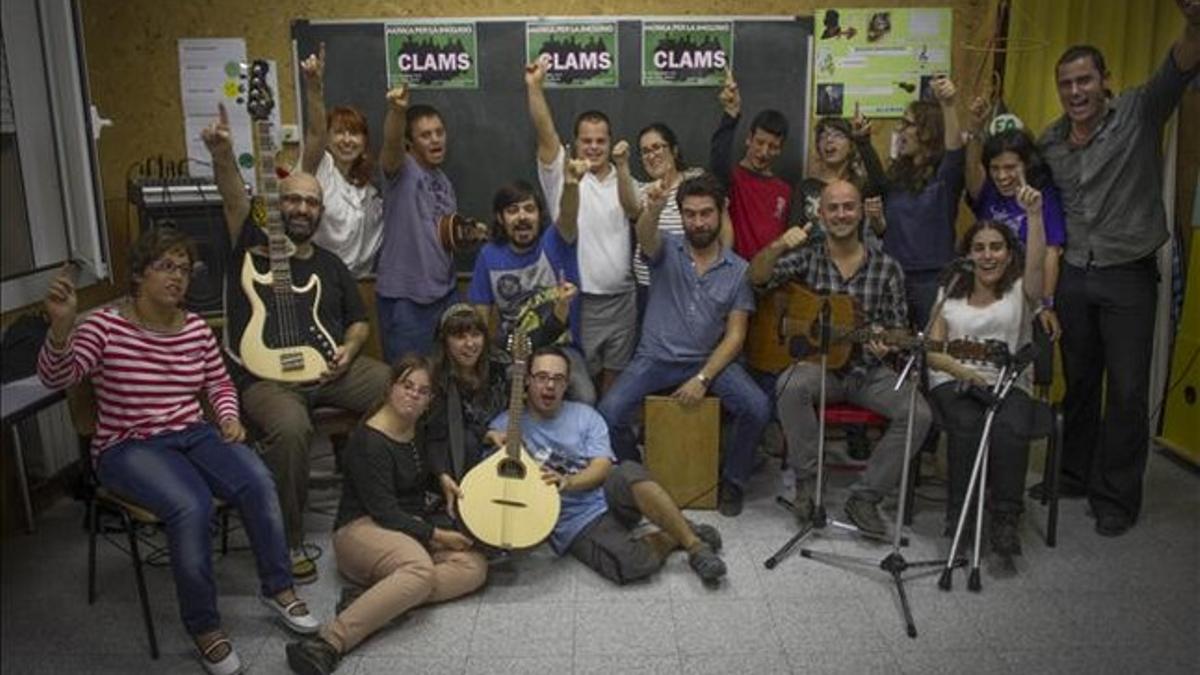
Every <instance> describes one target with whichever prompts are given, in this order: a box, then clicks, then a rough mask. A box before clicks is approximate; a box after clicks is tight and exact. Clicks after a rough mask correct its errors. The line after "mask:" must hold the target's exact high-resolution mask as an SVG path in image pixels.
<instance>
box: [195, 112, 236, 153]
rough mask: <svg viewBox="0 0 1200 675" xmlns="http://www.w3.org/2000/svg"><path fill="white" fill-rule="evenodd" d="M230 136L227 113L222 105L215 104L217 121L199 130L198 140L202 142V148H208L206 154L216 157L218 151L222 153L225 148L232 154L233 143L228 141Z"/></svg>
mask: <svg viewBox="0 0 1200 675" xmlns="http://www.w3.org/2000/svg"><path fill="white" fill-rule="evenodd" d="M231 138H232V135H231V134H230V132H229V113H228V112H227V111H226V110H225V104H224V103H218V104H217V121H216V122H213V123H212V124H210V125H208V126H207V127H205V128H203V129H201V130H200V140H202V141H204V147H206V148H208V152H209V153H210V154H212V155H216V154H217V152H218V151H223V150H225V149H226V148H228V149H229V151H230V152H233V141H232V140H230V139H231Z"/></svg>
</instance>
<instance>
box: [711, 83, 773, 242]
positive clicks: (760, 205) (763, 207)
mask: <svg viewBox="0 0 1200 675" xmlns="http://www.w3.org/2000/svg"><path fill="white" fill-rule="evenodd" d="M719 99H720V101H721V107H722V109H723V111H724V114H722V115H721V123H720V124H719V125H718V126H717V130H716V131H714V132H713V135H712V145H711V148H710V150H709V164H710V165H711V168H712V172H713V173H714V174H715V175H716V176H717V178H719V179H720V180H721V182H723V183H724V184H725V185H726V186H727V188H728V191H729V217H730V219H731V220H732V221H733V249H734V251H736V252H737V254H738V255H740V256H741V257H743V258H745V259H746V260H750V259H752V258H754V254H756V253H758V251H759V249H761V248H763V247H764V246H766V245H767V244H770V243H771V242H773V241H775V240H776V239H778V238H779V235H781V234H783V230H784V228H786V227H787V223H788V205H789V204H791V201H792V188H791V186H790V185H788V183H787V182H786V181H784V180H783V179H782V178H780V177H779V176H776V175H775V173H774V171H773V170H772V167H773V165H774V164H775V160H777V159H778V158H779V155H780V153H782V152H783V142H784V141H785V140H787V133H788V121H787V118H786V117H784V116H783V113H781V112H779V111H778V110H772V109H768V110H763V111H762V112H760V113H758V115H756V116H755V117H754V121H753V122H751V123H750V135H748V136H747V137H746V152H745V154H743V155H742V159H741V160H740V161H738V162H737V163H734V161H733V134H734V131H735V130H736V129H737V124H738V120H740V119H741V115H742V97H741V94H740V93H738V88H737V82H735V81H734V79H733V74H732V73H731V72H728V73H727V74H726V77H725V86H724V87H722V89H721V92H720V95H719Z"/></svg>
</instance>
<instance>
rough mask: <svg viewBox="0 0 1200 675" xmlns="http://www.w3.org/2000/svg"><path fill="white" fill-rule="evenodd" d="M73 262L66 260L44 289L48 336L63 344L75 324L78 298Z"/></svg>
mask: <svg viewBox="0 0 1200 675" xmlns="http://www.w3.org/2000/svg"><path fill="white" fill-rule="evenodd" d="M75 274H76V267H75V264H74V263H71V262H68V263H67V264H65V265H63V266H62V269H60V270H59V271H58V274H56V275H55V276H54V278H53V279H51V280H50V288H48V289H47V290H46V300H45V308H46V316H47V317H49V318H50V337H51V338H52V339H53V340H54V342H56V343H58V344H63V343H65V342H66V340H67V337H68V336H69V335H70V334H71V328H73V327H74V326H75V313H76V311H77V309H78V307H79V300H78V298H76V296H75V279H74V277H75Z"/></svg>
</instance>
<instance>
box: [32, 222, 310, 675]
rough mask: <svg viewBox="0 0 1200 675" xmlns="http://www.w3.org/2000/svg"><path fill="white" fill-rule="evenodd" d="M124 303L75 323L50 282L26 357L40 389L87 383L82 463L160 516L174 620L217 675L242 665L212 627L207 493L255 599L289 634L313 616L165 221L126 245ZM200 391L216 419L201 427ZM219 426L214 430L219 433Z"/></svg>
mask: <svg viewBox="0 0 1200 675" xmlns="http://www.w3.org/2000/svg"><path fill="white" fill-rule="evenodd" d="M131 257H132V262H133V264H132V283H131V286H132V289H131V295H132V297H131V299H129V300H127V301H124V302H121V303H119V304H118V305H116V306H114V307H106V308H104V309H101V310H99V311H97V312H95V313H94V314H92V315H91V316H88V317H87V318H86V319H84V321H83V323H81V324H80V325H79V327H78V328H74V330H72V328H73V327H74V324H75V314H76V307H77V300H76V296H75V284H74V282H73V281H72V279H71V274H70V273H69V272H68V271H67V270H64V272H63V273H62V274H59V275H58V276H57V277H56V278H55V279H54V281H52V282H51V284H50V290H49V292H48V293H47V295H46V313H47V314H48V315H49V316H50V332H49V334H48V335H47V339H46V342H45V344H44V345H43V347H42V352H41V354H40V355H39V357H38V375H39V376H40V377H41V379H42V382H44V383H45V384H46V386H48V387H53V388H65V387H69V386H72V385H74V384H76V383H78V382H81V381H83V380H85V379H89V378H90V379H91V383H92V385H91V386H92V387H94V389H95V393H96V402H97V411H96V435H95V437H93V439H92V461H93V462H94V464H95V470H96V476H97V478H98V479H99V481H100V483H101V484H102V485H103V486H105V487H106V488H108V489H109V490H111V491H113V492H114V493H116V494H118V495H121V496H122V497H125V498H127V499H130V500H132V501H135V502H137V503H138V504H139V505H141V506H143V507H145V508H146V509H148V510H149V511H150V512H151V513H153V514H154V515H155V516H157V517H158V518H159V519H161V520H162V521H163V523H165V524H166V531H167V547H168V549H169V550H170V554H171V571H172V573H173V575H174V577H175V593H176V596H177V598H178V600H179V609H180V613H181V614H182V616H183V624H184V627H185V628H187V631H188V633H189V634H190V635H191V636H192V639H193V640H194V641H195V643H196V648H197V650H198V651H199V653H200V662H201V663H202V664H203V665H204V668H205V670H207V671H208V672H209V673H214V674H221V675H228V674H231V673H236V672H239V671H240V670H241V661H240V660H239V659H238V655H237V652H236V651H234V649H233V646H232V644H231V643H230V642H229V639H228V638H227V637H226V636H225V633H224V632H223V631H222V630H221V617H220V615H219V614H218V613H217V589H216V587H215V586H214V584H213V571H212V536H211V530H210V527H211V525H212V519H213V497H214V496H215V497H219V498H221V499H223V500H225V501H226V502H228V503H229V504H230V505H232V506H233V507H234V508H236V509H237V510H238V513H239V514H240V515H241V519H242V522H243V523H244V525H245V528H246V534H247V536H248V537H249V539H250V548H251V550H252V551H253V552H254V557H255V563H256V565H257V568H258V577H259V581H260V583H261V593H262V599H263V602H264V603H265V604H266V605H267V606H268V607H270V608H271V609H273V610H274V611H275V612H276V613H277V614H279V616H280V617H282V619H283V620H284V622H285V623H286V625H287V626H288V627H289V628H291V629H292V630H293V631H296V632H298V633H313V632H315V631H316V630H317V627H318V623H317V620H316V619H315V618H313V617H312V616H311V615H310V614H309V613H308V608H307V607H305V605H304V602H303V601H301V600H299V599H298V598H297V597H296V594H295V592H294V591H293V589H292V573H291V563H290V561H289V559H288V551H287V545H286V543H285V542H284V535H283V513H282V512H281V511H280V509H279V500H278V498H277V497H276V494H275V483H274V481H273V480H272V478H271V474H270V472H269V471H268V470H267V467H266V466H265V465H264V464H263V463H262V460H260V459H259V457H258V454H257V453H256V452H254V451H253V450H251V449H250V448H248V447H246V446H245V445H243V444H242V441H243V440H244V439H245V435H246V432H245V430H244V429H243V428H242V423H241V421H240V420H239V419H238V396H237V391H236V390H235V389H234V386H233V382H232V381H230V379H229V375H228V373H226V371H225V365H224V363H223V362H222V361H221V353H220V351H219V350H218V348H217V340H216V336H215V335H214V334H213V331H212V329H211V328H209V326H208V325H207V324H206V323H205V322H204V320H203V319H201V318H200V317H199V316H198V315H196V314H193V313H192V312H187V311H184V310H183V309H182V308H181V305H182V304H183V300H184V297H185V296H186V294H187V289H188V281H189V279H190V278H191V273H192V266H193V263H194V261H195V249H194V246H193V245H192V243H191V242H190V241H189V240H188V239H187V237H186V235H183V234H181V233H179V232H178V231H177V230H175V229H173V228H169V227H159V228H156V229H154V230H151V231H149V232H146V233H145V234H143V235H142V236H141V237H140V238H139V239H138V241H137V243H136V244H135V245H134V248H133V252H132V254H131ZM200 394H205V395H206V396H207V398H208V401H209V402H210V403H211V404H212V407H213V409H214V410H215V411H216V419H217V426H213V425H212V424H210V423H208V422H206V421H205V420H204V417H203V412H202V409H201V404H200V398H199V396H200ZM218 427H219V428H218Z"/></svg>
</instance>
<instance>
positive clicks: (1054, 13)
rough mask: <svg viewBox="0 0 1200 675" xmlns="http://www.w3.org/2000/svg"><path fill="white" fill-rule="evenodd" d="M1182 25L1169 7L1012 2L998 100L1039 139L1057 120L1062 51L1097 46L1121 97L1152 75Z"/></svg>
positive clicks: (1136, 0)
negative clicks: (1001, 94)
mask: <svg viewBox="0 0 1200 675" xmlns="http://www.w3.org/2000/svg"><path fill="white" fill-rule="evenodd" d="M1183 23H1184V22H1183V16H1182V15H1181V13H1180V11H1179V7H1178V6H1177V5H1176V4H1175V0H1013V3H1012V10H1011V12H1010V17H1009V30H1008V35H1009V39H1010V51H1009V53H1008V55H1007V59H1006V67H1005V74H1004V100H1005V102H1006V103H1007V104H1008V107H1009V109H1010V110H1012V112H1014V113H1016V114H1017V116H1019V117H1020V118H1021V119H1022V120H1024V122H1025V125H1026V127H1027V128H1029V129H1030V130H1032V131H1033V133H1034V134H1035V135H1037V134H1039V133H1041V131H1042V130H1043V129H1045V128H1046V126H1047V125H1048V124H1050V123H1051V122H1053V121H1054V120H1056V119H1058V117H1060V116H1061V115H1062V107H1061V106H1060V104H1059V102H1058V92H1057V91H1056V89H1055V85H1054V64H1055V62H1056V61H1058V57H1059V56H1060V55H1061V54H1062V53H1063V51H1065V50H1066V49H1067V47H1070V46H1071V45H1076V44H1091V45H1095V46H1096V47H1099V48H1100V51H1101V52H1102V53H1103V54H1104V59H1105V61H1106V62H1107V65H1108V70H1109V72H1110V73H1111V74H1112V77H1111V79H1110V80H1109V84H1110V86H1111V88H1112V91H1113V93H1116V94H1119V93H1120V92H1121V91H1122V90H1123V89H1125V88H1126V87H1130V86H1134V85H1138V84H1141V83H1142V82H1144V81H1145V80H1146V78H1147V77H1148V76H1149V75H1150V74H1151V73H1153V72H1154V69H1155V68H1157V67H1158V65H1159V64H1160V63H1161V62H1162V60H1163V58H1165V57H1166V54H1167V49H1168V48H1169V47H1170V45H1171V44H1172V43H1174V42H1175V40H1176V39H1178V38H1179V36H1180V35H1181V34H1182V33H1183Z"/></svg>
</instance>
